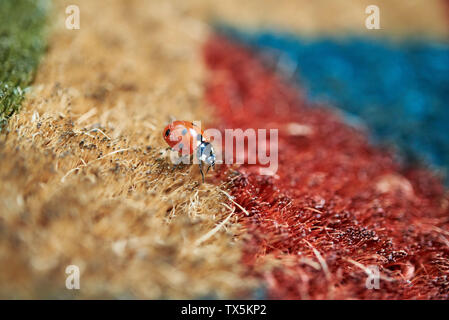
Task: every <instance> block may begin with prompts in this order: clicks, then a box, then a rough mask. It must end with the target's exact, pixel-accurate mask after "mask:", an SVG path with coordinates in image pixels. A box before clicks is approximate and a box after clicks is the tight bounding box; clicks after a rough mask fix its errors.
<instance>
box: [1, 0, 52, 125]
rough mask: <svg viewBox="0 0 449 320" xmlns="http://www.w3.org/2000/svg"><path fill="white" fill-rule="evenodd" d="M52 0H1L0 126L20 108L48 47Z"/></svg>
mask: <svg viewBox="0 0 449 320" xmlns="http://www.w3.org/2000/svg"><path fill="white" fill-rule="evenodd" d="M49 9H50V1H48V0H0V130H1V129H2V127H4V126H5V124H6V122H7V120H8V118H9V117H11V116H12V115H13V114H14V113H15V112H17V111H18V110H19V108H20V105H21V103H22V101H23V99H24V95H25V93H26V92H27V91H28V86H29V85H30V84H31V82H32V81H33V77H34V74H35V71H36V68H37V66H38V64H39V61H40V57H41V56H42V54H43V53H44V52H45V49H46V41H45V38H46V37H45V36H46V18H47V13H48V12H49Z"/></svg>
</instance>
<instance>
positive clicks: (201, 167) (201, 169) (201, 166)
mask: <svg viewBox="0 0 449 320" xmlns="http://www.w3.org/2000/svg"><path fill="white" fill-rule="evenodd" d="M199 166H200V172H201V177H202V178H203V183H204V172H203V164H202V163H201V161H200V164H199Z"/></svg>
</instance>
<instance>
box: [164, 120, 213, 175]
mask: <svg viewBox="0 0 449 320" xmlns="http://www.w3.org/2000/svg"><path fill="white" fill-rule="evenodd" d="M162 135H163V137H164V140H165V142H167V144H168V145H169V146H170V147H171V149H172V150H175V151H178V152H179V153H182V152H184V153H185V152H187V153H188V154H189V155H194V154H195V155H196V157H197V158H198V160H199V161H200V163H199V166H200V172H201V176H202V178H203V182H204V172H203V163H205V164H207V165H209V167H208V168H207V171H206V174H207V172H208V171H209V169H210V167H212V168H214V166H215V160H216V157H215V151H214V148H213V147H212V144H211V143H210V142H209V141H208V140H209V139H207V138H205V137H204V133H203V131H202V130H201V128H200V127H198V126H197V125H195V124H194V123H193V122H190V121H179V120H177V121H173V122H172V123H170V124H169V125H167V126H166V127H165V129H164V131H163V132H162Z"/></svg>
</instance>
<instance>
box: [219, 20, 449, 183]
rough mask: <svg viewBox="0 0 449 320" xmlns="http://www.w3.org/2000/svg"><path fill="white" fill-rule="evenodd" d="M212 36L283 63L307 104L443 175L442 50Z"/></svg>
mask: <svg viewBox="0 0 449 320" xmlns="http://www.w3.org/2000/svg"><path fill="white" fill-rule="evenodd" d="M219 30H220V31H221V32H223V33H225V34H226V35H228V36H230V37H231V38H234V39H236V40H239V41H241V42H243V43H244V44H247V45H249V46H251V47H252V48H254V49H256V50H258V51H261V52H267V51H268V52H271V53H272V52H273V51H274V52H277V53H278V54H281V55H282V56H283V57H284V58H285V57H287V59H288V60H290V61H291V62H293V63H290V65H293V66H296V68H297V69H296V73H294V79H295V80H297V81H298V82H299V83H300V84H301V86H302V88H304V90H305V91H306V94H307V97H308V99H309V101H311V102H313V103H328V104H331V105H333V106H335V107H337V108H339V109H341V110H343V111H344V114H346V115H347V117H348V119H359V120H361V121H362V122H363V123H364V124H365V125H366V126H367V127H368V128H369V129H370V133H371V135H372V138H373V139H374V141H375V142H380V143H387V144H393V145H395V146H397V147H399V150H400V151H402V152H401V154H402V155H405V156H406V157H405V159H407V160H409V161H424V162H425V163H427V164H430V165H432V166H433V167H435V168H439V169H441V172H442V173H443V174H444V173H445V171H447V169H448V168H449V139H448V136H449V44H447V43H437V42H430V41H425V40H422V39H421V40H420V39H409V40H403V41H401V42H392V41H390V40H387V39H367V38H360V37H350V38H344V39H341V38H338V39H332V38H316V39H315V38H313V39H310V38H303V37H300V36H298V35H292V34H285V33H284V34H282V33H276V32H272V31H263V32H260V33H249V32H244V31H240V30H235V29H231V28H228V27H221V28H219ZM446 181H447V182H449V179H447V176H446Z"/></svg>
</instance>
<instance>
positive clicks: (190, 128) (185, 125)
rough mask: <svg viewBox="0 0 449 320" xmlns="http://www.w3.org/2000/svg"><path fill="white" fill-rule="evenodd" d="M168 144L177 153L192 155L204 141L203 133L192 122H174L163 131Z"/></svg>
mask: <svg viewBox="0 0 449 320" xmlns="http://www.w3.org/2000/svg"><path fill="white" fill-rule="evenodd" d="M162 136H163V137H164V140H165V141H166V142H167V144H168V145H169V146H170V147H171V148H173V150H175V151H179V152H182V151H183V149H184V152H188V153H189V154H192V153H193V151H194V150H195V149H196V147H197V146H198V145H199V144H200V143H201V141H202V139H203V132H202V131H201V129H200V128H199V127H198V126H196V125H195V124H194V123H193V122H190V121H178V120H177V121H173V122H172V123H170V124H169V125H167V126H166V127H165V129H164V131H162Z"/></svg>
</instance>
